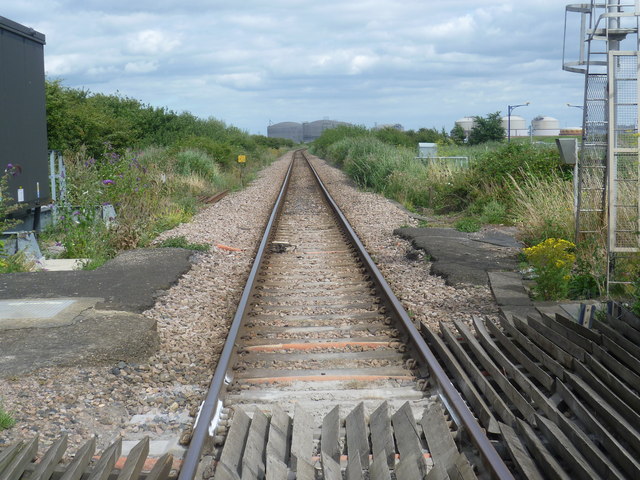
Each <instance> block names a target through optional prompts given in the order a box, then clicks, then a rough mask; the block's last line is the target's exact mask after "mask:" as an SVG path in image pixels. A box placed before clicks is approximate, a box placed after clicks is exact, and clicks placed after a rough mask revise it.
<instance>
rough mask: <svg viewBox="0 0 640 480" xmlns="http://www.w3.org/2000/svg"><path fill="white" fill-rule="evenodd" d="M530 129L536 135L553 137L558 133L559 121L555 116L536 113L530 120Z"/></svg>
mask: <svg viewBox="0 0 640 480" xmlns="http://www.w3.org/2000/svg"><path fill="white" fill-rule="evenodd" d="M531 129H532V130H533V135H534V136H536V137H555V136H558V135H560V122H559V121H558V119H557V118H553V117H544V116H542V115H538V116H537V117H536V118H534V119H533V120H532V121H531Z"/></svg>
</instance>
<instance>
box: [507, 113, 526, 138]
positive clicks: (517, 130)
mask: <svg viewBox="0 0 640 480" xmlns="http://www.w3.org/2000/svg"><path fill="white" fill-rule="evenodd" d="M502 128H504V131H505V133H506V134H507V135H508V136H509V132H508V131H507V130H508V129H509V116H505V117H502ZM527 135H529V129H528V128H527V124H526V122H525V121H524V118H523V117H521V116H520V115H511V135H510V136H511V137H526V136H527Z"/></svg>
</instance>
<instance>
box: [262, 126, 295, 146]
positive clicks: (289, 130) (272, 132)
mask: <svg viewBox="0 0 640 480" xmlns="http://www.w3.org/2000/svg"><path fill="white" fill-rule="evenodd" d="M267 136H268V137H270V138H287V139H289V140H293V141H294V142H296V143H301V142H302V124H301V123H296V122H280V123H276V124H275V125H269V126H268V127H267Z"/></svg>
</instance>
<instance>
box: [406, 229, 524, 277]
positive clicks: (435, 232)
mask: <svg viewBox="0 0 640 480" xmlns="http://www.w3.org/2000/svg"><path fill="white" fill-rule="evenodd" d="M505 230H506V229H501V228H498V227H495V228H492V227H489V228H485V229H483V230H481V231H480V232H474V233H465V232H459V231H457V230H455V229H453V228H414V227H408V228H399V229H397V230H395V231H394V233H395V234H396V235H398V236H400V237H402V238H404V239H406V240H409V241H411V243H412V245H413V247H414V248H416V249H420V250H424V251H425V252H426V253H427V255H429V257H430V259H431V262H432V263H431V272H430V273H431V274H433V275H438V276H441V277H443V278H444V279H445V280H446V282H447V284H449V285H465V284H471V285H488V284H489V277H488V275H487V272H494V271H515V270H516V269H517V267H518V252H519V250H520V249H521V248H522V245H521V244H520V243H519V242H518V241H517V240H516V239H515V238H514V236H513V234H511V233H510V232H508V231H507V232H505Z"/></svg>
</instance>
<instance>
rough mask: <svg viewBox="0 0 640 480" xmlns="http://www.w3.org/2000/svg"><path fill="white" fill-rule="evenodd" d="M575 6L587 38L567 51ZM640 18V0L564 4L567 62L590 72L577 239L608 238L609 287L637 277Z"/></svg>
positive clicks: (639, 240)
mask: <svg viewBox="0 0 640 480" xmlns="http://www.w3.org/2000/svg"><path fill="white" fill-rule="evenodd" d="M575 13H578V14H579V15H580V23H579V25H580V33H579V35H580V42H579V44H578V49H577V51H574V52H573V54H574V55H573V59H568V50H569V48H568V44H567V36H568V34H569V33H570V32H569V30H568V27H569V29H570V28H571V26H572V25H571V24H570V23H568V21H567V20H568V17H569V15H571V14H575ZM639 19H640V0H635V1H631V2H629V1H628V2H626V3H625V2H622V1H620V0H617V1H607V2H596V1H593V0H592V1H591V2H590V3H583V4H572V5H568V6H567V7H566V10H565V42H564V48H563V69H564V70H567V71H570V72H577V73H582V74H584V75H585V87H584V105H583V133H582V145H581V150H580V156H579V162H578V182H577V183H578V189H577V201H576V205H577V207H576V242H593V243H594V244H597V243H598V242H600V243H602V242H606V245H600V247H603V248H604V249H605V250H606V256H607V259H606V260H607V261H606V264H607V265H606V273H607V292H609V290H610V287H611V286H612V285H615V284H621V283H622V284H624V283H629V282H630V281H633V278H630V272H631V271H632V270H631V267H632V265H631V264H632V263H633V259H632V257H631V255H632V254H635V253H637V252H639V251H640V235H639V231H640V220H639V219H640V181H639V176H640V168H639V165H638V159H639V154H640V148H639V146H640V143H639V142H640V139H639V135H638V119H639V114H638V113H639V112H638V69H639V66H640V62H638V50H639V36H638V31H639V26H640V23H639ZM603 239H604V240H603ZM597 247H598V245H594V249H595V248H597Z"/></svg>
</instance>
